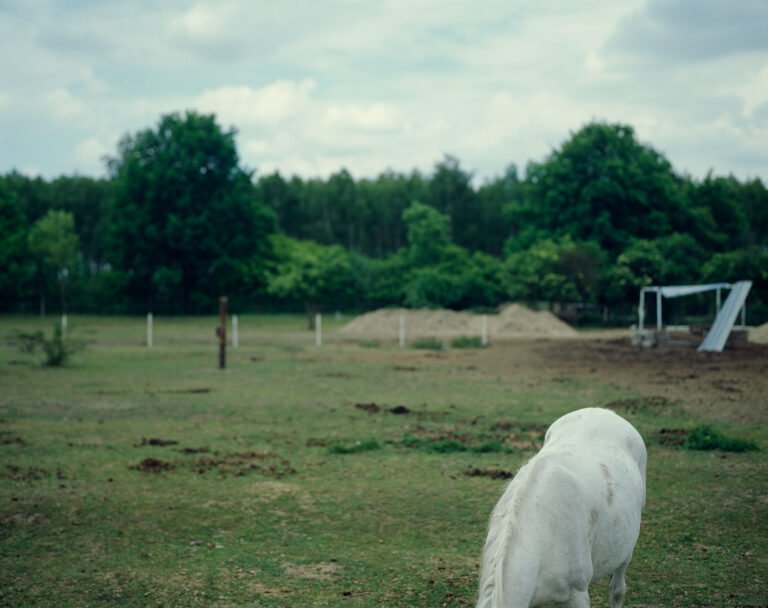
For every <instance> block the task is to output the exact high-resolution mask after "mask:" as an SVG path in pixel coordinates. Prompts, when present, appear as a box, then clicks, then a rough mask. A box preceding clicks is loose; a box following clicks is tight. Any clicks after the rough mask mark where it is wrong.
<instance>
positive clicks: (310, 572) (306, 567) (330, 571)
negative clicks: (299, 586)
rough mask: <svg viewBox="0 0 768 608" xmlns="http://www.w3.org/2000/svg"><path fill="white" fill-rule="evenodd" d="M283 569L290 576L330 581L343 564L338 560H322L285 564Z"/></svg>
mask: <svg viewBox="0 0 768 608" xmlns="http://www.w3.org/2000/svg"><path fill="white" fill-rule="evenodd" d="M283 570H284V571H285V573H286V574H287V575H288V576H293V577H296V578H304V579H309V580H315V581H329V580H331V579H332V578H333V577H334V576H335V575H337V574H339V573H340V572H341V566H339V565H338V564H337V563H336V562H320V563H317V564H291V563H285V564H283Z"/></svg>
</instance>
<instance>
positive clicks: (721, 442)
mask: <svg viewBox="0 0 768 608" xmlns="http://www.w3.org/2000/svg"><path fill="white" fill-rule="evenodd" d="M683 447H685V448H686V449H689V450H721V451H723V452H750V451H753V450H757V449H758V447H757V444H756V443H754V442H752V441H746V440H744V439H734V438H732V437H726V436H725V435H723V434H722V433H721V432H720V431H718V430H717V429H715V428H714V427H713V426H711V425H709V424H702V425H700V426H697V427H694V428H693V429H691V431H690V433H688V436H687V437H686V438H685V441H684V442H683Z"/></svg>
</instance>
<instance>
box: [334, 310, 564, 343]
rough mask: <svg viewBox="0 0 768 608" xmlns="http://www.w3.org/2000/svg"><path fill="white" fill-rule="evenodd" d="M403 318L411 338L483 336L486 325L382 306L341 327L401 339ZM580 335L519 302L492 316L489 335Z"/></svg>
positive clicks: (472, 317) (465, 316)
mask: <svg viewBox="0 0 768 608" xmlns="http://www.w3.org/2000/svg"><path fill="white" fill-rule="evenodd" d="M400 317H403V318H404V319H405V332H406V338H407V339H411V338H438V339H439V338H453V337H456V336H479V335H480V334H481V333H482V327H483V315H476V314H473V313H468V312H454V311H452V310H428V309H419V310H409V309H405V308H382V309H380V310H375V311H373V312H369V313H366V314H364V315H360V316H359V317H357V318H355V319H353V320H352V321H350V322H349V323H347V324H346V325H345V326H344V327H343V328H341V333H343V334H347V335H355V336H370V337H377V338H385V337H386V338H393V339H397V337H398V335H399V331H400ZM576 335H578V334H577V332H576V330H574V329H573V328H572V327H571V326H570V325H568V324H567V323H564V322H563V321H561V320H560V319H558V318H557V317H556V316H555V315H553V314H552V313H550V312H546V311H533V310H530V309H528V308H526V307H525V306H521V305H519V304H510V305H507V306H505V307H503V308H502V309H501V311H500V312H499V313H498V314H495V315H488V336H489V338H490V339H491V340H492V339H493V338H515V337H531V338H536V337H549V338H570V337H574V336H576Z"/></svg>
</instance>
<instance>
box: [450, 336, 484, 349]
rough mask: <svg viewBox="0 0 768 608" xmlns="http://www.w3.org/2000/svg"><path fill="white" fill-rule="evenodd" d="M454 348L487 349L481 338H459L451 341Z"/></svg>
mask: <svg viewBox="0 0 768 608" xmlns="http://www.w3.org/2000/svg"><path fill="white" fill-rule="evenodd" d="M451 347H453V348H485V347H484V346H483V341H482V339H481V338H480V336H459V337H458V338H453V340H451Z"/></svg>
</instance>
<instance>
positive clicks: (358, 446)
mask: <svg viewBox="0 0 768 608" xmlns="http://www.w3.org/2000/svg"><path fill="white" fill-rule="evenodd" d="M380 449H381V444H380V443H379V442H378V441H376V440H375V439H366V440H365V441H356V442H355V443H352V444H349V445H347V444H343V443H334V444H332V445H329V446H328V451H329V452H330V453H331V454H359V453H360V452H372V451H374V450H380Z"/></svg>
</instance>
